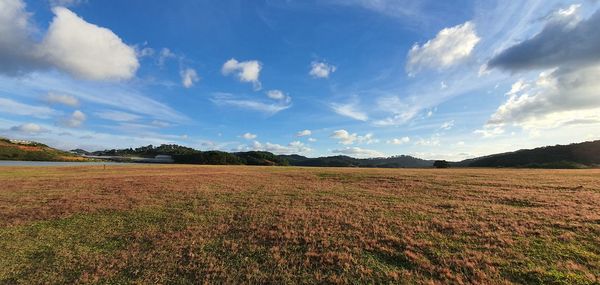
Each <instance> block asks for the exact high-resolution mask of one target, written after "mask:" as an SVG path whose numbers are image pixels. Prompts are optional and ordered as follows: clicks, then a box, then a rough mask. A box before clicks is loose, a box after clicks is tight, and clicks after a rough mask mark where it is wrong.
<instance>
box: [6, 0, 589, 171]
mask: <svg viewBox="0 0 600 285" xmlns="http://www.w3.org/2000/svg"><path fill="white" fill-rule="evenodd" d="M599 8H600V1H597V0H579V1H566V0H524V1H505V0H486V1H483V0H481V1H472V0H458V1H437V0H421V1H417V0H404V1H400V0H396V1H393V0H279V1H277V0H256V1H246V0H223V1H209V0H198V1H196V0H194V1H191V0H190V1H185V0H178V1H169V2H168V3H167V2H164V1H151V0H131V1H117V0H108V1H104V0H103V1H100V0H37V1H27V0H0V136H3V137H8V138H16V139H29V140H35V141H39V142H43V143H46V144H48V145H50V146H53V147H57V148H61V149H65V150H69V149H75V148H83V149H86V150H90V151H91V150H102V149H111V148H126V147H138V146H142V145H149V144H152V145H160V144H164V143H169V144H171V143H174V144H180V145H185V146H189V147H193V148H196V149H199V150H223V151H247V150H263V151H270V152H274V153H277V154H292V153H295V154H301V155H305V156H309V157H316V156H331V155H349V156H353V157H361V158H362V157H383V156H393V155H413V156H416V157H420V158H425V159H447V160H462V159H466V158H472V157H476V156H481V155H487V154H492V153H498V152H505V151H513V150H517V149H522V148H533V147H539V146H545V145H555V144H568V143H575V142H582V141H588V140H594V139H600V80H599V78H600V29H598V28H597V27H600V12H599V10H598V9H599Z"/></svg>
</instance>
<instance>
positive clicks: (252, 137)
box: [242, 133, 258, 140]
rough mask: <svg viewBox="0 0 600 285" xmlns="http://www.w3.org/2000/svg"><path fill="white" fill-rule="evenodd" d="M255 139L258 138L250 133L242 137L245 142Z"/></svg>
mask: <svg viewBox="0 0 600 285" xmlns="http://www.w3.org/2000/svg"><path fill="white" fill-rule="evenodd" d="M256 137H258V136H257V135H255V134H252V133H245V134H243V135H242V138H245V139H247V140H253V139H255V138H256Z"/></svg>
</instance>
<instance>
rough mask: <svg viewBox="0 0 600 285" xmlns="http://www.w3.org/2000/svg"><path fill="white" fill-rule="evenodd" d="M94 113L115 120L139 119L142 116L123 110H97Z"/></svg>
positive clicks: (128, 120)
mask: <svg viewBox="0 0 600 285" xmlns="http://www.w3.org/2000/svg"><path fill="white" fill-rule="evenodd" d="M94 115H96V116H97V117H100V118H102V119H105V120H110V121H115V122H131V121H137V120H139V119H141V118H142V117H141V116H139V115H136V114H131V113H127V112H122V111H115V110H107V111H101V112H96V113H94Z"/></svg>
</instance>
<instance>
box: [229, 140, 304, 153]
mask: <svg viewBox="0 0 600 285" xmlns="http://www.w3.org/2000/svg"><path fill="white" fill-rule="evenodd" d="M238 150H239V151H248V150H255V151H268V152H272V153H274V154H306V153H309V152H311V151H312V149H311V148H309V147H307V146H306V145H304V143H302V142H299V141H293V142H290V143H289V144H288V145H280V144H274V143H270V142H267V143H261V142H258V141H254V142H253V143H252V145H251V146H246V145H241V146H239V147H238Z"/></svg>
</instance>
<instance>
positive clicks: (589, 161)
mask: <svg viewBox="0 0 600 285" xmlns="http://www.w3.org/2000/svg"><path fill="white" fill-rule="evenodd" d="M599 165H600V141H591V142H583V143H576V144H569V145H555V146H546V147H539V148H535V149H524V150H518V151H514V152H507V153H500V154H494V155H488V156H484V157H479V158H475V159H469V160H465V161H461V162H459V163H455V165H454V166H468V167H525V168H585V167H595V166H599Z"/></svg>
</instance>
